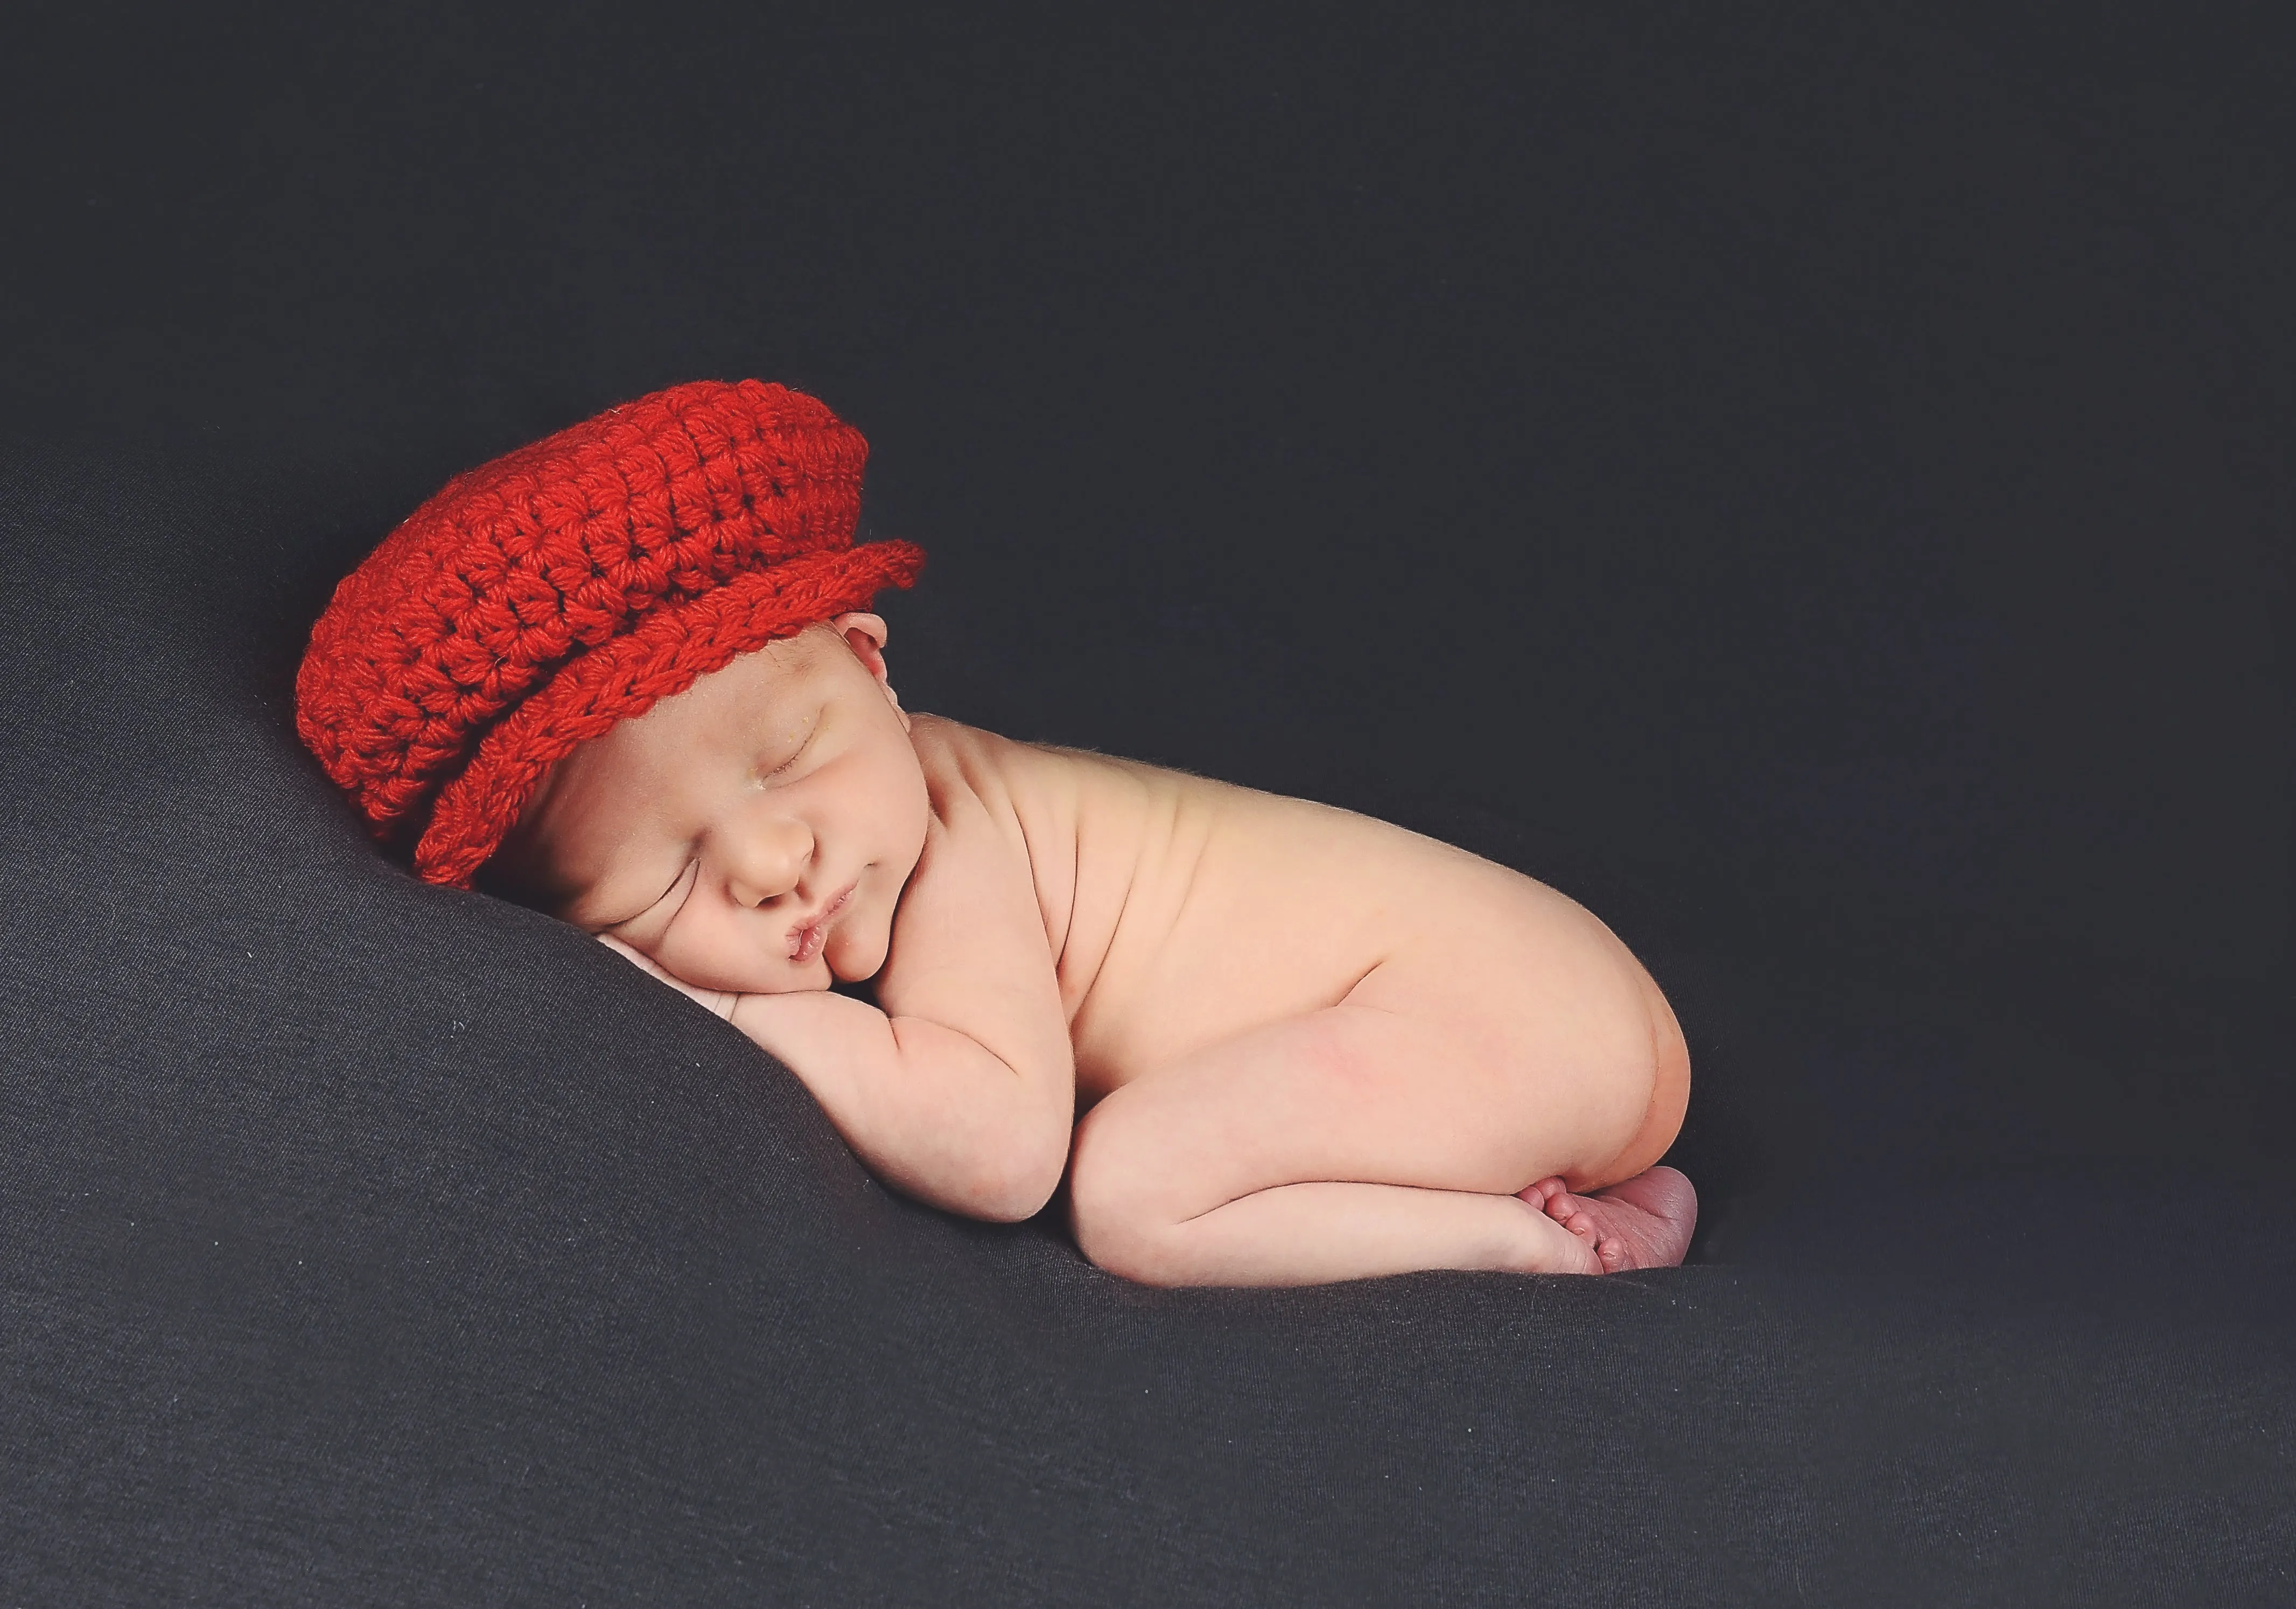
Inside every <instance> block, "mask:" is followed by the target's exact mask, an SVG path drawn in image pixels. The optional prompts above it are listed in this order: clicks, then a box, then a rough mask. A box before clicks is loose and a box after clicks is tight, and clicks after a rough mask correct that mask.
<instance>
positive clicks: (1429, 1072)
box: [1070, 1004, 1566, 1224]
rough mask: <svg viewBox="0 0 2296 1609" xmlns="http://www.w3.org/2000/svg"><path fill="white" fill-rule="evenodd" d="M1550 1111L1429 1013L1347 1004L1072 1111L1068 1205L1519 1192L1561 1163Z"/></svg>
mask: <svg viewBox="0 0 2296 1609" xmlns="http://www.w3.org/2000/svg"><path fill="white" fill-rule="evenodd" d="M1554 1138H1555V1136H1554V1129H1553V1126H1552V1125H1551V1124H1549V1123H1547V1122H1546V1121H1543V1117H1542V1114H1541V1113H1539V1112H1537V1111H1536V1110H1535V1109H1534V1108H1533V1107H1532V1106H1531V1105H1530V1104H1528V1103H1526V1102H1525V1101H1523V1100H1522V1099H1521V1091H1520V1090H1519V1089H1516V1088H1511V1083H1510V1080H1508V1079H1507V1078H1506V1077H1505V1076H1504V1075H1503V1074H1501V1073H1499V1072H1498V1071H1497V1070H1495V1069H1494V1068H1492V1067H1491V1066H1489V1065H1488V1063H1485V1062H1483V1061H1482V1060H1480V1058H1478V1057H1477V1056H1476V1055H1474V1054H1473V1053H1472V1048H1471V1047H1468V1046H1467V1045H1465V1044H1464V1043H1463V1042H1461V1041H1460V1040H1459V1039H1458V1038H1456V1037H1455V1036H1453V1035H1452V1034H1451V1033H1450V1032H1449V1031H1448V1030H1447V1028H1446V1026H1445V1025H1444V1024H1443V1023H1441V1022H1436V1021H1431V1020H1428V1019H1425V1018H1422V1017H1418V1016H1411V1015H1404V1014H1398V1013H1395V1012H1392V1011H1389V1010H1384V1009H1382V1008H1379V1007H1374V1006H1362V1005H1349V1004H1342V1005H1339V1006H1332V1007H1329V1008H1327V1009H1324V1010H1321V1011H1315V1012H1310V1013H1308V1014H1305V1015H1303V1016H1298V1017H1292V1018H1286V1019H1283V1020H1281V1021H1278V1022H1270V1023H1267V1024H1265V1025H1263V1026H1261V1027H1259V1028H1255V1029H1252V1030H1248V1031H1246V1032H1244V1033H1241V1034H1238V1035H1236V1036H1235V1037H1234V1038H1230V1039H1226V1040H1223V1041H1220V1042H1219V1043H1217V1044H1214V1045H1211V1046H1209V1047H1205V1048H1203V1049H1201V1050H1200V1051H1197V1052H1195V1053H1193V1054H1192V1055H1187V1056H1185V1057H1183V1058H1182V1059H1181V1060H1179V1061H1177V1062H1175V1063H1171V1064H1169V1065H1168V1066H1164V1067H1160V1068H1157V1069H1154V1070H1152V1071H1148V1072H1146V1073H1144V1074H1142V1075H1141V1076H1139V1077H1137V1078H1135V1079H1132V1080H1129V1081H1128V1082H1126V1083H1125V1084H1123V1085H1122V1086H1120V1087H1119V1088H1117V1089H1115V1090H1113V1091H1111V1093H1110V1094H1109V1095H1108V1096H1105V1097H1103V1099H1102V1100H1101V1101H1100V1102H1099V1104H1096V1105H1095V1106H1094V1107H1093V1109H1092V1110H1091V1111H1090V1112H1087V1113H1086V1114H1085V1116H1084V1117H1083V1118H1082V1119H1081V1120H1079V1121H1078V1124H1077V1128H1076V1133H1075V1137H1074V1147H1073V1150H1072V1153H1071V1155H1070V1170H1071V1171H1070V1185H1071V1189H1072V1205H1073V1209H1074V1211H1077V1212H1078V1214H1080V1215H1086V1216H1090V1217H1094V1218H1097V1219H1101V1220H1103V1222H1125V1223H1135V1224H1149V1223H1169V1222H1177V1221H1180V1220H1184V1219H1188V1218H1191V1217H1193V1216H1195V1215H1197V1214H1199V1213H1202V1212H1207V1211H1211V1210H1212V1209H1213V1208H1215V1207H1218V1206H1221V1205H1224V1204H1226V1203H1228V1202H1231V1201H1234V1200H1236V1199H1237V1198H1238V1197H1240V1196H1243V1195H1248V1194H1251V1193H1253V1192H1254V1191H1259V1190H1266V1189H1271V1188H1274V1187H1276V1186H1283V1185H1290V1184H1300V1183H1306V1182H1309V1181H1316V1180H1336V1181H1342V1182H1354V1183H1359V1184H1386V1185H1409V1186H1418V1187H1421V1188H1424V1189H1437V1190H1476V1191H1483V1192H1487V1193H1497V1194H1513V1193H1514V1192H1516V1191H1520V1190H1522V1189H1524V1188H1526V1187H1528V1186H1530V1185H1531V1184H1533V1183H1535V1182H1536V1181H1537V1180H1538V1179H1540V1178H1546V1176H1547V1175H1549V1174H1552V1173H1555V1172H1558V1171H1560V1170H1562V1165H1563V1163H1564V1162H1565V1160H1566V1159H1564V1158H1562V1156H1561V1155H1560V1154H1559V1153H1556V1152H1555V1150H1554Z"/></svg>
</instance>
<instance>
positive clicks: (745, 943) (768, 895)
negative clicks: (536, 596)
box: [489, 614, 930, 994]
mask: <svg viewBox="0 0 2296 1609" xmlns="http://www.w3.org/2000/svg"><path fill="white" fill-rule="evenodd" d="M884 640H885V623H884V622H883V621H882V620H879V619H878V618H877V617H876V616H874V615H869V614H849V615H840V616H839V617H838V618H837V619H836V620H832V621H829V622H828V623H826V624H825V625H822V626H816V627H812V628H808V630H806V631H805V632H804V633H802V634H801V635H799V636H796V637H792V638H789V639H787V640H784V641H782V642H777V643H770V644H767V645H766V646H765V647H763V648H761V649H758V651H756V652H755V653H745V654H743V655H742V656H741V657H740V658H738V659H736V660H735V661H734V662H733V663H732V664H730V665H727V666H726V668H725V669H722V670H719V671H717V672H715V673H714V674H712V675H709V676H706V677H702V678H701V680H700V681H698V682H696V683H694V685H693V686H692V687H691V688H689V689H688V690H687V691H685V692H684V693H682V694H678V695H677V696H676V697H675V698H667V699H664V700H662V701H661V702H660V703H658V704H656V705H654V707H653V708H652V709H651V710H648V711H646V713H645V714H644V715H643V716H641V717H639V718H636V719H635V720H626V721H622V722H620V723H619V724H617V725H616V726H614V727H612V728H611V730H609V731H607V732H606V733H605V734H604V735H602V736H599V737H595V738H593V739H591V740H590V741H589V742H588V743H584V744H582V745H581V746H580V747H579V748H578V749H576V750H575V751H573V752H572V753H571V754H569V755H568V756H567V757H566V758H565V759H562V760H560V761H559V762H558V763H557V764H556V765H555V766H553V767H552V768H551V769H550V772H549V774H548V775H547V776H545V778H544V780H543V784H542V787H541V788H540V790H539V791H537V793H536V795H535V797H534V799H533V800H532V802H531V803H529V805H528V806H527V808H526V810H525V812H524V813H523V814H522V815H521V817H520V818H519V824H518V828H517V831H516V832H514V833H512V835H511V838H510V839H509V841H506V842H505V844H504V848H503V850H502V852H501V854H500V855H499V856H498V857H497V858H496V866H495V867H492V868H490V869H489V877H490V880H499V881H504V882H507V883H508V884H509V886H511V887H512V888H514V889H515V890H517V891H519V892H520V893H521V895H523V896H524V897H527V898H529V899H531V900H532V901H533V902H534V903H536V904H538V905H540V906H541V907H543V908H544V909H545V910H549V911H551V912H553V914H554V915H559V916H562V917H563V918H564V919H565V920H567V921H569V922H571V923H573V924H575V925H577V926H578V927H582V928H586V929H587V930H588V931H590V932H594V933H611V934H612V935H613V936H614V937H615V938H617V939H619V940H622V941H623V942H624V943H626V944H627V945H629V946H630V947H631V948H635V949H637V950H641V951H643V952H644V954H646V955H648V956H652V957H653V959H654V960H656V961H657V962H659V963H660V964H661V965H662V966H663V967H664V968H666V969H667V970H668V971H669V972H671V973H675V974H676V976H678V977H680V978H683V979H685V981H687V982H689V983H693V984H696V985H699V986H700V987H701V988H704V989H737V990H741V991H743V992H745V993H767V994H778V993H786V992H788V991H791V990H793V989H826V988H827V987H828V986H829V983H830V981H831V974H832V973H834V974H835V975H836V976H837V977H838V978H841V979H846V980H853V979H859V978H866V977H871V976H873V975H874V974H875V973H876V971H877V969H878V968H879V967H881V966H882V965H884V962H885V952H886V949H887V948H888V947H889V945H890V941H891V933H892V922H893V908H894V905H895V903H896V901H897V900H898V899H899V897H900V892H901V889H902V886H903V885H904V884H905V883H906V882H907V881H908V877H909V874H910V872H911V871H913V870H914V869H915V866H916V864H917V857H918V856H919V855H920V854H921V853H922V851H923V849H924V841H925V823H926V819H927V815H928V812H929V809H930V806H929V804H928V801H927V799H926V795H925V782H924V773H923V771H922V768H920V767H919V766H918V763H917V756H916V751H915V750H914V748H912V747H911V746H910V743H909V736H908V732H909V719H908V717H907V716H906V715H905V714H903V713H902V711H901V707H900V703H899V701H898V700H897V699H896V698H895V697H894V695H893V691H892V688H891V687H890V685H888V684H887V682H886V680H885V662H884V659H883V656H882V654H881V652H880V650H881V648H882V646H883V644H884Z"/></svg>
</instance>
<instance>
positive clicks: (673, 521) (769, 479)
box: [295, 380, 924, 888]
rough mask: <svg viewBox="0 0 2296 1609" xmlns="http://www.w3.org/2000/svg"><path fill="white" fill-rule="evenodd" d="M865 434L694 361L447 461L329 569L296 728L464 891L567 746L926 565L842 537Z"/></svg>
mask: <svg viewBox="0 0 2296 1609" xmlns="http://www.w3.org/2000/svg"><path fill="white" fill-rule="evenodd" d="M868 452H869V448H868V444H867V443H866V442H865V441H864V440H863V439H862V438H861V433H860V432H859V431H856V430H855V429H853V427H852V426H850V425H849V424H846V423H843V422H842V421H841V420H840V419H839V418H838V417H837V416H836V415H834V414H832V413H831V412H830V411H829V409H828V408H826V407H825V406H823V405H822V404H821V403H819V402H817V401H816V400H815V399H814V398H810V397H808V396H806V395H804V394H803V393H802V392H799V391H792V390H788V389H786V388H785V387H783V386H779V385H769V384H767V383H764V382H759V381H755V380H744V381H742V382H739V383H736V384H728V383H726V382H719V381H696V382H693V383H692V384H689V385H681V386H673V387H671V388H670V389H669V390H666V391H657V392H655V393H654V394H653V395H652V396H651V397H644V398H639V399H638V400H637V401H635V402H630V403H625V404H623V405H622V406H619V407H614V408H609V409H607V410H606V412H604V413H603V414H601V415H598V416H597V417H596V418H594V419H590V420H586V421H585V422H584V423H580V424H578V425H575V426H573V427H572V428H570V429H568V430H564V431H560V432H559V433H558V434H556V435H554V436H551V437H548V438H546V439H544V440H541V441H537V442H536V443H535V444H534V445H532V446H531V447H521V448H520V449H519V450H518V451H516V452H513V453H510V454H508V455H506V456H503V457H500V458H497V459H496V460H495V461H494V462H492V463H491V464H482V465H480V467H479V468H477V469H474V470H470V471H468V472H464V473H463V474H460V475H457V476H456V477H455V479H454V480H450V481H448V482H447V485H446V486H445V487H444V488H441V489H440V491H439V493H438V495H437V496H435V497H432V498H431V499H430V501H429V502H427V503H425V504H423V505H422V507H421V508H418V509H416V510H415V511H414V513H413V514H411V515H409V516H408V517H407V519H406V522H405V523H403V524H402V525H400V526H399V527H398V529H397V530H394V531H393V532H391V533H390V535H389V537H388V538H385V539H384V540H383V543H382V545H381V546H379V547H377V548H376V549H375V550H374V552H373V554H369V555H368V556H367V559H366V561H365V562H364V563H362V564H361V565H360V566H359V567H358V568H357V570H355V571H352V572H351V573H350V574H349V575H348V576H346V577H344V578H343V579H342V582H341V584H340V585H339V586H338V587H336V588H335V594H334V597H333V600H332V602H331V603H328V605H327V609H326V612H324V614H322V615H321V616H320V617H319V621H318V624H317V625H316V626H315V627H314V628H312V631H311V644H310V647H309V649H308V650H307V652H306V653H305V654H304V656H303V664H302V668H301V669H300V670H299V672H298V673H297V675H296V677H295V727H296V730H297V731H298V732H299V733H300V734H301V735H302V738H303V741H304V743H306V744H307V745H308V746H309V748H310V750H311V751H312V752H313V753H314V754H316V755H317V756H318V757H319V763H320V765H321V766H322V767H324V768H325V770H326V773H327V775H328V776H330V777H332V778H333V779H334V781H335V783H336V784H337V785H339V786H340V787H342V788H343V789H345V790H346V791H348V792H349V794H350V795H351V797H352V799H353V800H355V801H356V802H357V805H358V807H359V809H362V810H363V811H365V813H366V816H367V818H368V820H369V821H370V822H371V823H372V824H373V829H374V833H375V835H376V836H377V837H378V838H381V839H383V840H384V841H389V842H396V843H401V844H403V843H405V842H406V841H408V840H410V839H411V840H413V841H414V866H415V870H416V871H417V873H419V874H421V875H422V877H423V878H425V879H426V880H428V881H430V882H441V883H447V884H449V885H452V886H455V887H458V888H468V887H469V886H470V884H471V879H472V877H473V876H475V875H476V874H477V873H478V870H479V868H480V866H483V865H485V864H486V861H487V859H488V857H489V856H491V855H492V854H493V853H494V852H495V850H496V849H497V848H498V847H500V845H501V843H502V841H503V839H504V836H505V835H506V834H507V833H509V832H510V830H511V828H512V826H513V825H515V824H516V823H517V820H518V815H519V811H520V810H521V809H523V808H524V806H525V804H526V802H527V800H529V799H530V798H532V797H533V794H534V790H535V787H536V785H537V784H538V783H539V782H540V781H541V779H542V774H543V772H544V771H545V769H547V768H548V767H549V766H550V764H551V763H552V762H553V760H556V759H561V758H562V757H563V756H564V755H566V754H567V753H569V752H570V751H572V749H573V748H574V746H575V745H576V744H577V743H582V742H584V741H585V740H586V739H588V738H592V737H595V736H597V735H599V734H600V733H602V732H603V731H605V730H606V729H607V728H608V727H611V726H612V725H613V724H614V723H615V722H616V721H618V720H627V719H628V718H631V717H632V716H636V715H643V714H644V713H645V711H646V710H649V709H651V708H652V706H653V704H654V702H655V701H657V700H659V699H664V698H668V697H669V696H671V695H672V694H677V693H682V692H684V691H685V689H686V688H688V687H690V686H692V685H693V683H694V682H695V680H696V679H698V678H699V677H703V676H706V675H708V674H709V672H711V671H713V670H716V669H720V668H722V667H723V666H725V665H726V664H727V663H728V662H730V661H732V660H733V659H734V656H735V655H736V654H740V653H748V652H749V651H750V650H751V649H753V648H758V647H761V646H763V645H764V644H767V642H770V641H772V640H773V639H775V638H776V637H785V636H795V635H796V634H797V633H798V632H799V631H802V630H803V629H805V628H806V627H808V626H809V625H812V624H813V623H815V622H816V621H817V620H829V619H831V618H832V617H833V616H835V615H839V614H842V613H844V612H847V611H849V610H856V609H865V608H866V607H867V606H868V603H869V601H870V599H871V598H873V597H874V596H875V595H876V594H877V593H878V591H879V590H880V589H881V588H883V587H888V586H891V587H906V586H908V585H909V584H910V583H911V582H912V581H914V579H916V573H917V571H918V568H919V567H920V566H921V565H922V563H923V562H924V554H923V552H922V550H921V549H919V548H917V547H915V546H913V545H912V544H910V543H906V542H871V543H865V544H864V545H862V546H854V544H853V527H854V522H855V521H856V520H857V518H858V517H859V514H860V509H861V469H862V464H864V462H865V460H866V459H867V457H868Z"/></svg>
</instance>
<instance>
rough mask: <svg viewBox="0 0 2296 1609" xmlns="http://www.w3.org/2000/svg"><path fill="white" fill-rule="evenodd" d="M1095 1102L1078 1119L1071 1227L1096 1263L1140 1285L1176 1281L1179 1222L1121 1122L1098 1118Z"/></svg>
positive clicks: (1072, 1155) (1072, 1162)
mask: <svg viewBox="0 0 2296 1609" xmlns="http://www.w3.org/2000/svg"><path fill="white" fill-rule="evenodd" d="M1103 1110H1105V1104H1104V1103H1103V1106H1100V1107H1095V1108H1094V1109H1093V1110H1092V1111H1091V1112H1087V1113H1086V1114H1085V1117H1084V1120H1083V1121H1081V1122H1079V1123H1078V1125H1077V1132H1076V1143H1075V1146H1074V1148H1073V1150H1072V1151H1071V1152H1070V1161H1069V1230H1070V1233H1071V1234H1072V1235H1075V1236H1076V1243H1077V1249H1078V1251H1080V1252H1083V1253H1084V1254H1085V1257H1086V1258H1087V1260H1089V1261H1090V1262H1091V1263H1092V1264H1093V1266H1094V1267H1095V1268H1101V1269H1103V1270H1104V1271H1106V1272H1108V1273H1111V1274H1114V1275H1116V1276H1118V1277H1120V1278H1124V1279H1129V1280H1133V1281H1135V1282H1136V1283H1138V1284H1141V1285H1177V1284H1181V1283H1184V1282H1183V1281H1182V1280H1181V1279H1180V1278H1179V1268H1178V1260H1177V1254H1176V1252H1175V1249H1174V1247H1173V1244H1172V1241H1173V1235H1172V1230H1173V1229H1174V1227H1176V1226H1175V1224H1174V1222H1173V1221H1172V1220H1171V1219H1170V1215H1169V1213H1168V1212H1166V1211H1162V1210H1161V1206H1160V1203H1159V1202H1158V1201H1157V1200H1156V1199H1155V1194H1154V1192H1153V1191H1152V1188H1151V1186H1152V1183H1153V1180H1152V1178H1151V1177H1150V1176H1149V1170H1147V1169H1146V1168H1145V1167H1144V1166H1143V1165H1142V1163H1141V1161H1140V1159H1139V1158H1138V1157H1137V1155H1136V1153H1134V1150H1133V1148H1132V1147H1130V1146H1128V1145H1125V1144H1124V1143H1123V1137H1122V1136H1121V1134H1120V1133H1119V1132H1118V1129H1119V1127H1120V1125H1111V1124H1108V1123H1101V1122H1095V1119H1097V1118H1099V1117H1100V1116H1101V1113H1102V1112H1103Z"/></svg>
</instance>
